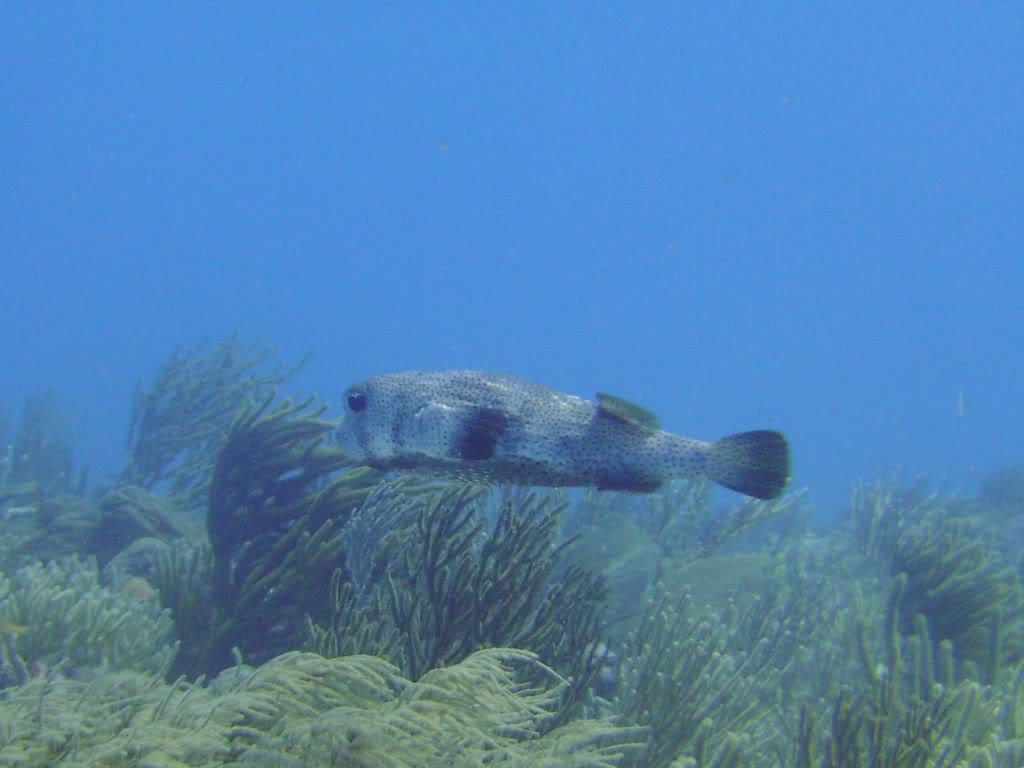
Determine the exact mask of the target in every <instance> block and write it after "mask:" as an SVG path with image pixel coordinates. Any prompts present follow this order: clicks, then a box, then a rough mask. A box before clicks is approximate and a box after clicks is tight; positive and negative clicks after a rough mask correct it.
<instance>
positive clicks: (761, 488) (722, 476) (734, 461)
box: [707, 429, 789, 499]
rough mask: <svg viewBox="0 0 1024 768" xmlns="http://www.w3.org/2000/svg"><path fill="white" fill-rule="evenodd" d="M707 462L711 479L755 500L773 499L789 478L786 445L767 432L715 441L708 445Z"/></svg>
mask: <svg viewBox="0 0 1024 768" xmlns="http://www.w3.org/2000/svg"><path fill="white" fill-rule="evenodd" d="M707 459H708V462H707V472H708V476H709V477H710V478H711V479H712V480H714V481H715V482H716V483H718V484H719V485H724V486H725V487H726V488H730V489H732V490H734V491H739V492H740V493H744V494H746V495H747V496H754V497H756V498H758V499H773V498H775V497H776V496H778V495H779V494H780V493H782V489H783V488H784V487H785V485H786V481H787V480H788V479H789V443H788V442H786V437H785V435H783V434H782V433H781V432H775V431H773V430H770V429H758V430H755V431H753V432H740V433H739V434H735V435H729V436H728V437H723V438H722V439H721V440H716V441H715V442H713V443H711V444H710V445H709V446H708V456H707Z"/></svg>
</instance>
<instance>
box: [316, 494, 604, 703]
mask: <svg viewBox="0 0 1024 768" xmlns="http://www.w3.org/2000/svg"><path fill="white" fill-rule="evenodd" d="M481 501H482V499H481V489H479V488H475V487H472V486H458V485H455V486H445V487H442V488H441V489H440V490H437V491H434V492H428V493H420V494H411V493H406V494H404V495H396V494H391V495H390V496H389V497H387V498H380V497H371V498H370V499H369V500H368V501H367V503H366V504H365V505H364V506H363V508H362V509H361V510H360V511H359V512H358V513H356V514H355V515H354V516H353V517H352V519H351V521H350V523H349V525H348V527H349V529H351V530H358V528H359V526H360V522H361V521H362V520H365V519H367V518H372V519H377V520H379V519H390V520H393V521H396V523H399V525H398V526H397V527H395V528H393V529H392V530H391V531H389V532H388V533H387V535H385V536H383V537H382V538H380V539H379V544H377V545H376V546H374V547H373V548H372V549H371V550H370V551H371V552H372V553H373V554H372V557H371V558H370V559H371V563H372V564H369V566H368V567H367V566H363V567H355V568H353V567H352V566H353V565H355V561H353V559H352V557H351V556H349V555H348V554H347V553H352V554H357V553H358V552H359V551H360V547H349V546H345V547H344V549H343V552H344V553H346V568H345V569H343V570H339V571H338V572H337V574H336V576H335V580H334V583H333V589H332V593H333V595H334V616H333V618H332V621H331V622H330V624H329V626H327V627H321V626H317V625H316V624H315V623H313V622H310V626H309V632H310V636H311V642H312V644H313V646H314V647H315V648H317V649H318V650H321V651H323V652H325V653H337V652H346V653H351V652H372V653H380V654H385V655H388V656H389V657H390V658H393V659H394V660H395V661H396V662H397V663H398V664H399V666H400V667H401V668H402V669H403V671H404V672H405V673H406V674H409V675H410V676H412V677H418V676H419V675H421V674H423V673H425V672H427V671H428V670H430V669H434V668H436V667H439V666H443V665H446V664H452V663H455V662H457V661H459V660H460V659H463V658H465V657H466V656H467V655H468V654H469V653H471V652H472V651H474V650H475V649H477V648H482V647H488V646H501V645H510V646H515V647H520V648H526V649H530V650H532V651H535V652H536V653H538V654H539V655H540V657H541V658H542V659H543V660H544V661H545V662H546V663H548V664H550V665H552V666H553V667H555V668H556V669H558V670H559V671H561V672H562V673H563V674H565V675H566V676H567V677H568V678H569V679H570V680H571V685H570V687H569V689H568V691H567V693H568V699H567V706H568V704H570V703H574V702H577V701H579V700H580V698H581V697H582V696H583V695H584V693H585V692H586V690H587V689H588V687H589V685H590V683H591V681H592V679H593V677H594V675H595V674H596V672H597V670H598V668H599V665H600V654H599V651H598V639H599V633H600V630H601V625H602V615H603V604H604V586H603V583H602V580H601V579H600V578H598V577H596V576H594V575H592V574H591V573H590V572H588V571H587V570H585V569H583V568H581V567H580V566H578V565H568V566H566V565H564V564H563V563H562V562H561V555H562V552H564V550H565V548H566V546H568V545H569V543H570V542H563V543H562V544H556V534H557V525H558V520H559V515H560V513H561V509H562V505H560V504H557V503H552V502H551V499H550V497H547V496H534V495H522V496H518V497H515V498H510V499H508V500H506V501H505V502H504V503H503V504H502V505H501V507H500V510H499V512H498V516H497V520H496V522H495V524H494V528H493V529H492V530H491V531H489V532H485V530H486V526H485V518H484V506H483V504H482V503H481ZM403 520H404V521H405V525H404V527H403V526H402V525H400V523H401V521H403ZM343 539H344V533H343ZM364 559H365V558H364ZM359 574H365V575H359Z"/></svg>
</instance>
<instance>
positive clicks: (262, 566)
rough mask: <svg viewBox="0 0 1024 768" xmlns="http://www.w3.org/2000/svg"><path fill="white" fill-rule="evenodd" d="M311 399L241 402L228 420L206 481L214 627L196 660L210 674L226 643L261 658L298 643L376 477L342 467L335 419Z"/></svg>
mask: <svg viewBox="0 0 1024 768" xmlns="http://www.w3.org/2000/svg"><path fill="white" fill-rule="evenodd" d="M322 411H323V409H322V408H312V407H311V401H310V400H307V401H305V402H303V403H299V404H293V403H291V402H290V401H284V402H283V403H281V404H280V405H279V406H277V407H276V408H273V409H271V408H270V399H269V398H268V399H267V400H265V401H264V402H262V403H259V404H256V405H254V406H252V407H249V408H244V409H243V410H242V411H241V412H240V413H239V414H238V415H237V417H236V419H235V421H234V423H233V424H232V426H231V429H230V431H229V434H228V437H227V439H226V441H225V443H224V446H223V448H222V450H221V451H220V453H219V454H218V457H217V464H216V468H215V470H214V474H213V481H212V483H211V486H210V507H209V513H208V517H207V531H208V534H209V539H210V546H211V549H212V570H211V574H210V575H211V580H212V581H211V592H210V595H211V598H212V601H213V609H214V619H213V628H212V630H211V633H210V634H209V636H208V637H207V638H206V639H205V640H204V641H203V645H204V650H203V651H202V652H200V653H198V654H197V655H196V656H197V658H202V659H203V661H202V663H201V666H200V668H199V670H196V671H204V672H206V673H208V674H215V673H216V672H218V671H219V670H221V669H223V668H224V667H225V666H227V665H229V664H230V663H231V661H232V653H231V649H232V648H233V647H235V646H237V647H238V648H240V649H241V651H242V653H243V655H244V656H245V658H246V659H249V660H252V661H256V662H260V661H263V660H265V659H267V658H269V657H271V656H274V655H277V654H278V653H281V652H282V651H285V650H288V649H290V648H295V647H297V646H298V645H299V644H300V643H301V638H302V636H303V633H304V629H303V621H304V617H305V616H306V615H307V614H311V615H313V616H315V617H320V616H322V615H323V614H324V613H325V612H326V607H327V600H326V596H327V591H328V588H329V585H330V579H331V574H332V572H333V571H334V569H335V568H336V567H337V563H338V559H339V556H340V552H341V545H342V542H341V539H340V534H339V530H340V528H341V526H342V524H343V523H344V521H345V520H347V519H348V517H349V516H350V515H351V514H352V512H353V511H354V510H355V509H357V508H358V507H359V505H360V504H361V503H362V501H363V500H364V499H365V498H366V497H367V495H368V494H369V493H370V491H371V489H372V487H373V480H374V479H375V475H374V473H372V472H370V471H369V470H366V469H355V470H352V471H350V472H346V473H343V474H342V475H341V476H340V477H338V478H336V479H333V480H332V479H330V478H329V477H328V476H329V475H330V474H331V473H333V472H335V471H336V470H337V469H339V468H340V467H342V466H343V465H344V464H345V460H344V457H343V456H341V454H340V453H339V452H338V451H336V450H335V449H333V448H331V447H330V446H327V445H325V439H326V437H327V435H328V433H329V432H330V430H331V429H332V428H333V426H334V425H333V423H332V422H329V421H324V420H322V419H320V418H319V416H320V415H321V413H322Z"/></svg>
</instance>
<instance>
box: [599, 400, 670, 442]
mask: <svg viewBox="0 0 1024 768" xmlns="http://www.w3.org/2000/svg"><path fill="white" fill-rule="evenodd" d="M597 413H598V415H599V416H607V417H608V418H610V419H615V420H616V421H621V422H623V423H624V424H629V425H630V426H633V427H638V428H639V429H643V430H645V431H647V432H654V431H656V430H659V429H661V423H660V422H659V421H658V417H657V416H655V415H654V414H653V413H651V412H650V411H648V410H647V409H646V408H644V407H642V406H639V405H637V404H636V403H631V402H629V400H623V399H622V398H621V397H616V396H615V395H609V394H607V393H606V392H598V393H597Z"/></svg>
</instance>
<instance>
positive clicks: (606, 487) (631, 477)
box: [597, 472, 661, 493]
mask: <svg viewBox="0 0 1024 768" xmlns="http://www.w3.org/2000/svg"><path fill="white" fill-rule="evenodd" d="M660 487H661V480H660V479H659V478H657V477H651V476H650V475H644V474H640V473H639V472H636V473H630V472H601V473H599V474H598V476H597V489H598V490H599V491H635V492H636V493H653V492H654V491H656V490H658V488H660Z"/></svg>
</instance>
